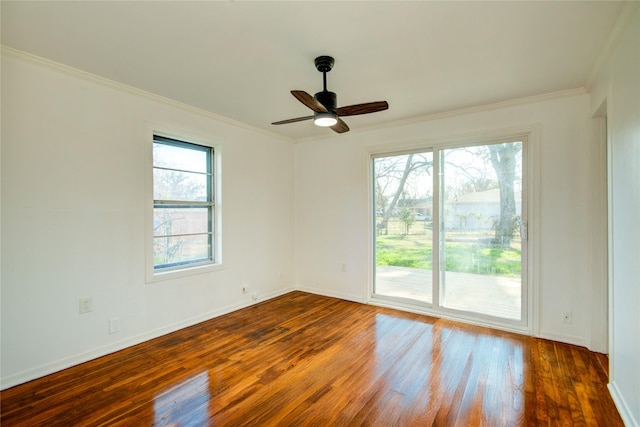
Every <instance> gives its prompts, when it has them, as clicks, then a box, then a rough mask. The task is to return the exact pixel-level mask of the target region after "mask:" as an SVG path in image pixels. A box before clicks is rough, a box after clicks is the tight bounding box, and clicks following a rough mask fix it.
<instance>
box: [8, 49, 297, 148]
mask: <svg viewBox="0 0 640 427" xmlns="http://www.w3.org/2000/svg"><path fill="white" fill-rule="evenodd" d="M0 52H1V53H2V55H7V56H12V57H14V58H17V59H20V60H24V61H27V62H31V63H34V64H37V65H40V66H43V67H46V68H49V69H53V70H56V71H59V72H62V73H64V74H67V75H71V76H73V77H76V78H79V79H82V80H85V81H88V82H91V83H95V84H98V85H101V86H104V87H108V88H111V89H115V90H118V91H121V92H125V93H128V94H130V95H134V96H138V97H141V98H145V99H148V100H150V101H154V102H158V103H160V104H165V105H169V106H171V107H175V108H178V109H180V110H183V111H187V112H190V113H194V114H197V115H199V116H203V117H206V118H209V119H212V120H216V121H218V122H222V123H225V124H227V125H230V126H234V127H237V128H241V129H244V130H248V131H251V132H255V133H259V134H262V135H265V136H268V137H271V138H276V139H278V140H281V141H285V142H291V143H293V142H295V140H294V139H292V138H288V137H286V136H283V135H280V134H277V133H274V132H269V131H266V130H264V129H261V128H258V127H255V126H251V125H249V124H247V123H244V122H241V121H239V120H234V119H230V118H228V117H225V116H221V115H219V114H216V113H213V112H211V111H207V110H204V109H202V108H198V107H194V106H192V105H189V104H185V103H183V102H179V101H175V100H173V99H170V98H166V97H164V96H160V95H156V94H155V93H151V92H147V91H145V90H142V89H138V88H135V87H133V86H129V85H126V84H124V83H119V82H116V81H114V80H110V79H107V78H104V77H100V76H98V75H95V74H91V73H88V72H86V71H82V70H80V69H78V68H74V67H70V66H68V65H65V64H61V63H59V62H55V61H52V60H50V59H46V58H42V57H40V56H37V55H33V54H30V53H27V52H24V51H21V50H18V49H14V48H12V47H9V46H5V45H0Z"/></svg>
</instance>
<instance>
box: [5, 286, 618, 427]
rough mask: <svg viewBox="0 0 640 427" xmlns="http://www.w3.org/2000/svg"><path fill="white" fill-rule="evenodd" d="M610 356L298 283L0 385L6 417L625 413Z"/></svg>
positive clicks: (271, 418)
mask: <svg viewBox="0 0 640 427" xmlns="http://www.w3.org/2000/svg"><path fill="white" fill-rule="evenodd" d="M606 364H607V361H606V356H602V355H597V354H594V353H592V352H589V351H588V350H586V349H584V348H581V347H577V346H571V345H567V344H561V343H556V342H552V341H546V340H540V339H535V338H531V337H526V336H521V335H516V334H510V333H506V332H501V331H496V330H491V329H487V328H481V327H475V326H470V325H465V324H460V323H456V322H452V321H448V320H444V319H435V318H431V317H427V316H422V315H418V314H413V313H406V312H401V311H395V310H391V309H387V308H381V307H374V306H369V305H363V304H357V303H353V302H347V301H342V300H338V299H334V298H328V297H323V296H318V295H312V294H307V293H303V292H292V293H289V294H287V295H284V296H282V297H279V298H276V299H273V300H270V301H266V302H264V303H260V304H257V305H255V306H252V307H248V308H246V309H243V310H239V311H236V312H233V313H230V314H227V315H225V316H221V317H218V318H215V319H212V320H210V321H207V322H203V323H200V324H198V325H195V326H192V327H190V328H186V329H183V330H180V331H177V332H175V333H172V334H169V335H165V336H163V337H160V338H158V339H155V340H151V341H148V342H145V343H143V344H140V345H137V346H134V347H131V348H127V349H125V350H122V351H120V352H117V353H114V354H111V355H108V356H105V357H102V358H99V359H96V360H92V361H90V362H87V363H84V364H82V365H79V366H75V367H73V368H70V369H67V370H64V371H61V372H58V373H56V374H52V375H49V376H47V377H44V378H40V379H38V380H35V381H31V382H29V383H26V384H22V385H19V386H16V387H13V388H10V389H7V390H4V391H2V392H0V405H1V406H0V408H1V412H0V423H1V424H2V426H3V427H4V426H30V427H31V426H47V427H48V426H85V425H87V426H187V425H189V426H191V425H194V426H206V425H222V426H238V425H257V426H271V425H277V426H352V425H353V426H355V425H358V426H391V425H393V426H414V425H420V426H431V425H434V426H519V425H523V426H524V425H529V426H536V425H544V426H547V425H586V426H592V425H593V426H597V425H607V426H614V427H615V426H622V425H623V424H622V420H621V419H620V417H619V415H618V413H617V411H616V408H615V405H614V404H613V401H612V399H611V396H610V395H609V393H608V390H607V381H608V379H607V372H606V369H605V366H606Z"/></svg>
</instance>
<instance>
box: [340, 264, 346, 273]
mask: <svg viewBox="0 0 640 427" xmlns="http://www.w3.org/2000/svg"><path fill="white" fill-rule="evenodd" d="M340 271H342V272H343V273H346V272H347V264H341V265H340Z"/></svg>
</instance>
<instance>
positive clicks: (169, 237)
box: [152, 135, 218, 274]
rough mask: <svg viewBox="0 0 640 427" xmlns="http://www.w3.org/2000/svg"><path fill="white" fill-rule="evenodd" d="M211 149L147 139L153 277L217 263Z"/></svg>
mask: <svg viewBox="0 0 640 427" xmlns="http://www.w3.org/2000/svg"><path fill="white" fill-rule="evenodd" d="M214 164H215V163H214V149H213V148H212V147H208V146H204V145H198V144H193V143H190V142H184V141H179V140H176V139H171V138H166V137H163V136H159V135H154V136H153V237H152V239H153V250H152V253H153V273H154V274H157V273H165V272H172V271H177V270H184V269H186V268H193V267H199V266H206V265H212V264H216V263H218V260H217V259H216V258H217V254H216V244H215V242H216V235H215V234H216V233H215V230H216V227H215V225H216V221H215V219H216V218H215V216H216V209H215V207H216V205H215V197H214V196H215V194H214V189H215V174H214Z"/></svg>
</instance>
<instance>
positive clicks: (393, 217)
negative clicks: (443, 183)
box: [373, 152, 433, 304]
mask: <svg viewBox="0 0 640 427" xmlns="http://www.w3.org/2000/svg"><path fill="white" fill-rule="evenodd" d="M432 171H433V153H432V152H422V153H412V154H402V155H393V156H386V157H377V158H374V159H373V187H374V188H373V192H374V195H373V198H374V208H375V225H376V226H375V232H374V236H375V279H374V290H373V291H374V294H375V295H377V296H384V297H395V298H403V299H410V300H414V301H418V302H423V303H429V304H430V303H432V300H433V298H432V295H433V291H432V289H433V288H432V282H433V273H432V259H433V257H432V250H433V223H432V217H433V176H432Z"/></svg>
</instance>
